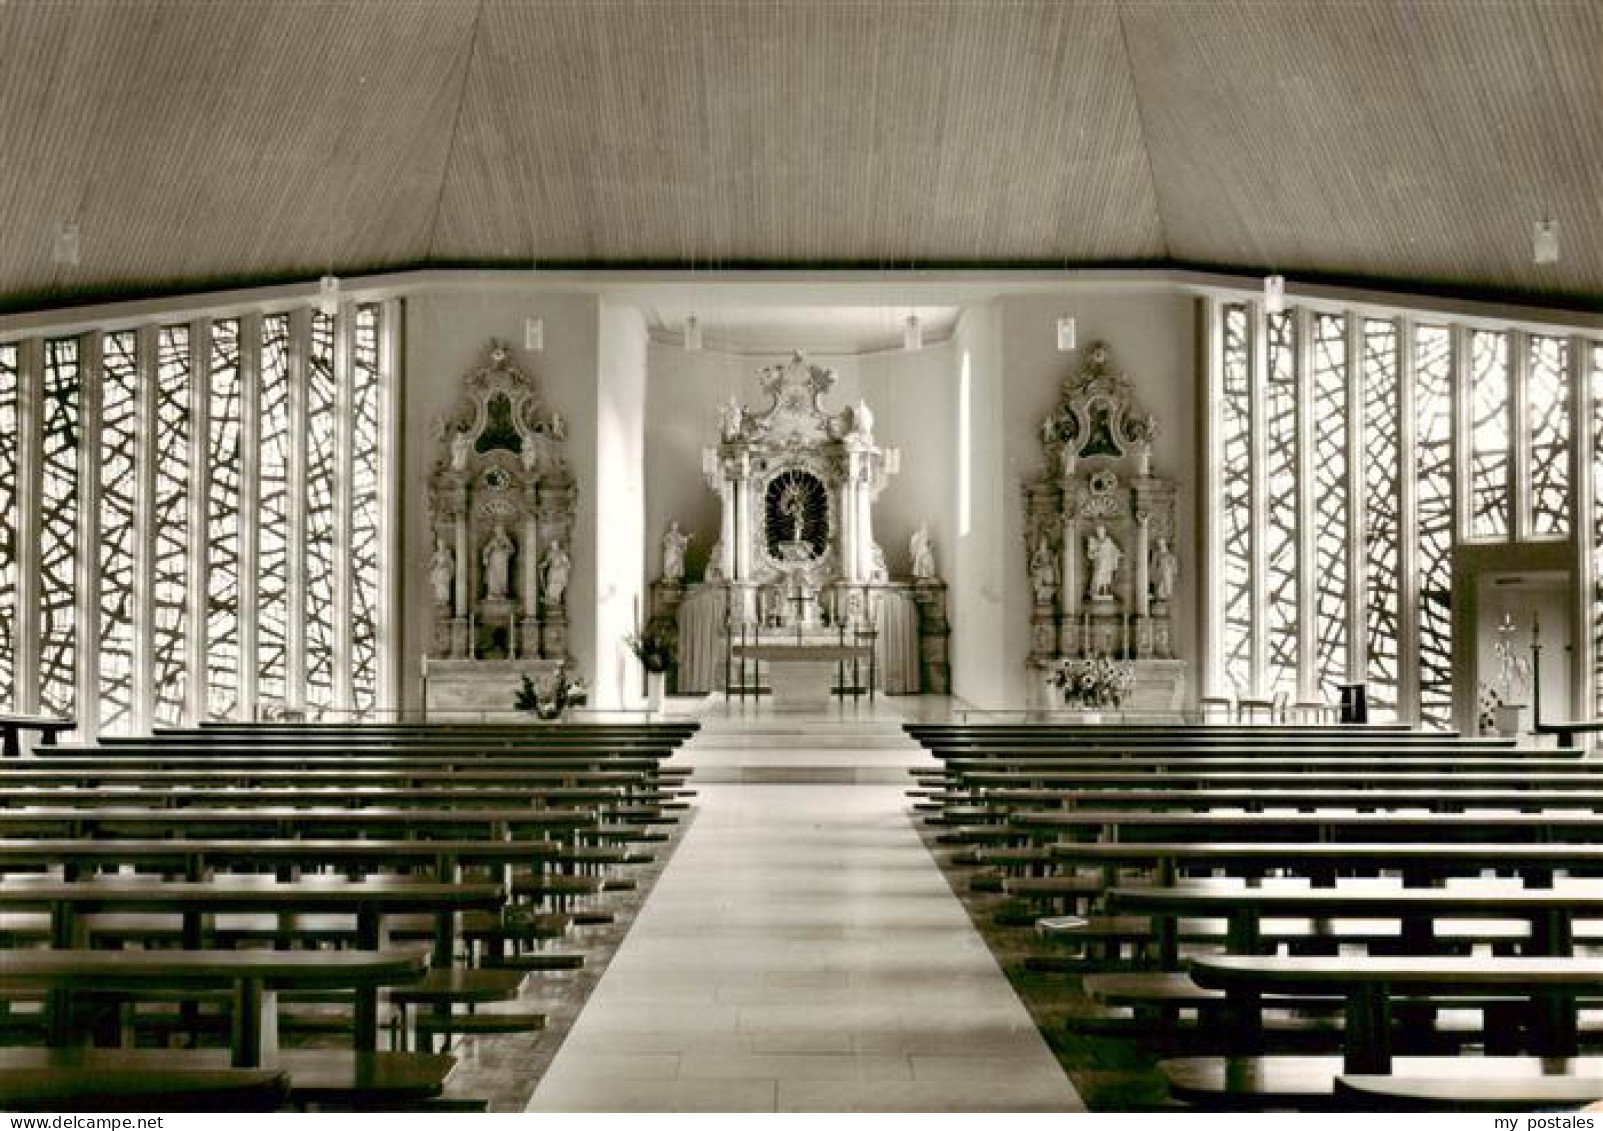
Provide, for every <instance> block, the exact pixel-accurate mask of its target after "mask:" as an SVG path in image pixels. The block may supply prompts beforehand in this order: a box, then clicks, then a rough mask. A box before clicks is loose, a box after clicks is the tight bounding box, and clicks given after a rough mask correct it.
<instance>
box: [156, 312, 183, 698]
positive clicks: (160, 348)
mask: <svg viewBox="0 0 1603 1131" xmlns="http://www.w3.org/2000/svg"><path fill="white" fill-rule="evenodd" d="M189 381H190V356H189V327H188V326H163V327H162V328H161V329H160V330H159V331H158V332H157V335H156V428H155V435H154V439H155V458H156V494H155V500H154V502H155V506H154V507H153V510H152V516H151V517H152V519H153V525H154V528H155V535H156V554H155V571H154V588H153V591H152V603H151V608H152V611H153V612H154V614H155V617H154V623H153V625H152V628H153V632H152V635H151V664H152V671H151V677H152V686H153V688H154V691H155V703H154V704H153V708H154V715H155V719H156V722H158V723H160V724H165V725H177V724H180V723H182V722H183V721H184V708H185V703H186V698H187V695H188V688H189V673H188V667H187V663H186V656H185V644H184V632H185V630H186V627H187V621H188V613H187V609H186V601H187V596H188V591H189V572H188V571H189V468H190V458H191V457H190V444H191V443H192V442H193V436H192V435H191V433H192V431H193V429H192V427H191V424H190V419H189Z"/></svg>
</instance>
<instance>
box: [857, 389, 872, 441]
mask: <svg viewBox="0 0 1603 1131" xmlns="http://www.w3.org/2000/svg"><path fill="white" fill-rule="evenodd" d="M852 435H854V436H861V437H862V438H863V439H865V440H872V439H873V438H874V410H873V409H871V408H869V407H868V402H867V401H865V400H863V399H862V398H861V397H859V398H858V400H857V404H856V405H855V406H854V407H853V408H852Z"/></svg>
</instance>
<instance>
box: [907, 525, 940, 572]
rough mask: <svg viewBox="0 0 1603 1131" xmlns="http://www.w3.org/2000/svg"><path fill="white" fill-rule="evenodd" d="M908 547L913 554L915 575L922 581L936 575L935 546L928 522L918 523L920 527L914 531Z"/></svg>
mask: <svg viewBox="0 0 1603 1131" xmlns="http://www.w3.org/2000/svg"><path fill="white" fill-rule="evenodd" d="M908 549H909V551H910V552H911V553H912V555H913V576H914V577H915V578H917V579H918V580H920V581H923V580H924V579H926V578H931V577H934V576H935V547H934V545H933V544H931V542H930V530H929V525H928V524H927V523H923V522H921V523H919V524H918V529H917V530H915V531H913V537H912V539H911V541H910V542H909V543H908Z"/></svg>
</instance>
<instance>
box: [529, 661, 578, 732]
mask: <svg viewBox="0 0 1603 1131" xmlns="http://www.w3.org/2000/svg"><path fill="white" fill-rule="evenodd" d="M541 682H542V683H544V684H545V685H546V686H545V689H544V691H543V692H542V690H541V689H540V688H538V687H536V686H535V684H534V681H533V680H532V679H530V678H529V677H528V675H527V674H525V675H524V677H523V686H522V687H520V688H518V692H517V695H516V696H514V698H513V700H512V705H513V706H514V707H516V708H517V709H518V710H520V711H532V712H534V715H535V717H536V718H540V719H559V718H561V717H562V712H563V711H566V710H567V709H568V708H569V707H583V706H584V705H585V704H586V703H588V702H589V701H590V689H589V688H588V687H587V686H585V682H584V680H582V679H578V678H574V677H570V676H569V675H568V669H567V666H566V665H564V666H562V667H560V668H558V669H557V670H556V671H555V672H554V673H552V675H551V678H550V679H549V680H542V681H541Z"/></svg>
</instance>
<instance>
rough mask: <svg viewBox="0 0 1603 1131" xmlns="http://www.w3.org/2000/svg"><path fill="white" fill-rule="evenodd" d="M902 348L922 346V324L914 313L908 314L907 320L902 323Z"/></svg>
mask: <svg viewBox="0 0 1603 1131" xmlns="http://www.w3.org/2000/svg"><path fill="white" fill-rule="evenodd" d="M902 348H903V349H904V350H921V349H923V348H924V326H923V324H922V323H920V322H919V320H918V315H916V314H909V315H908V316H907V321H906V322H904V323H903V324H902Z"/></svg>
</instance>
